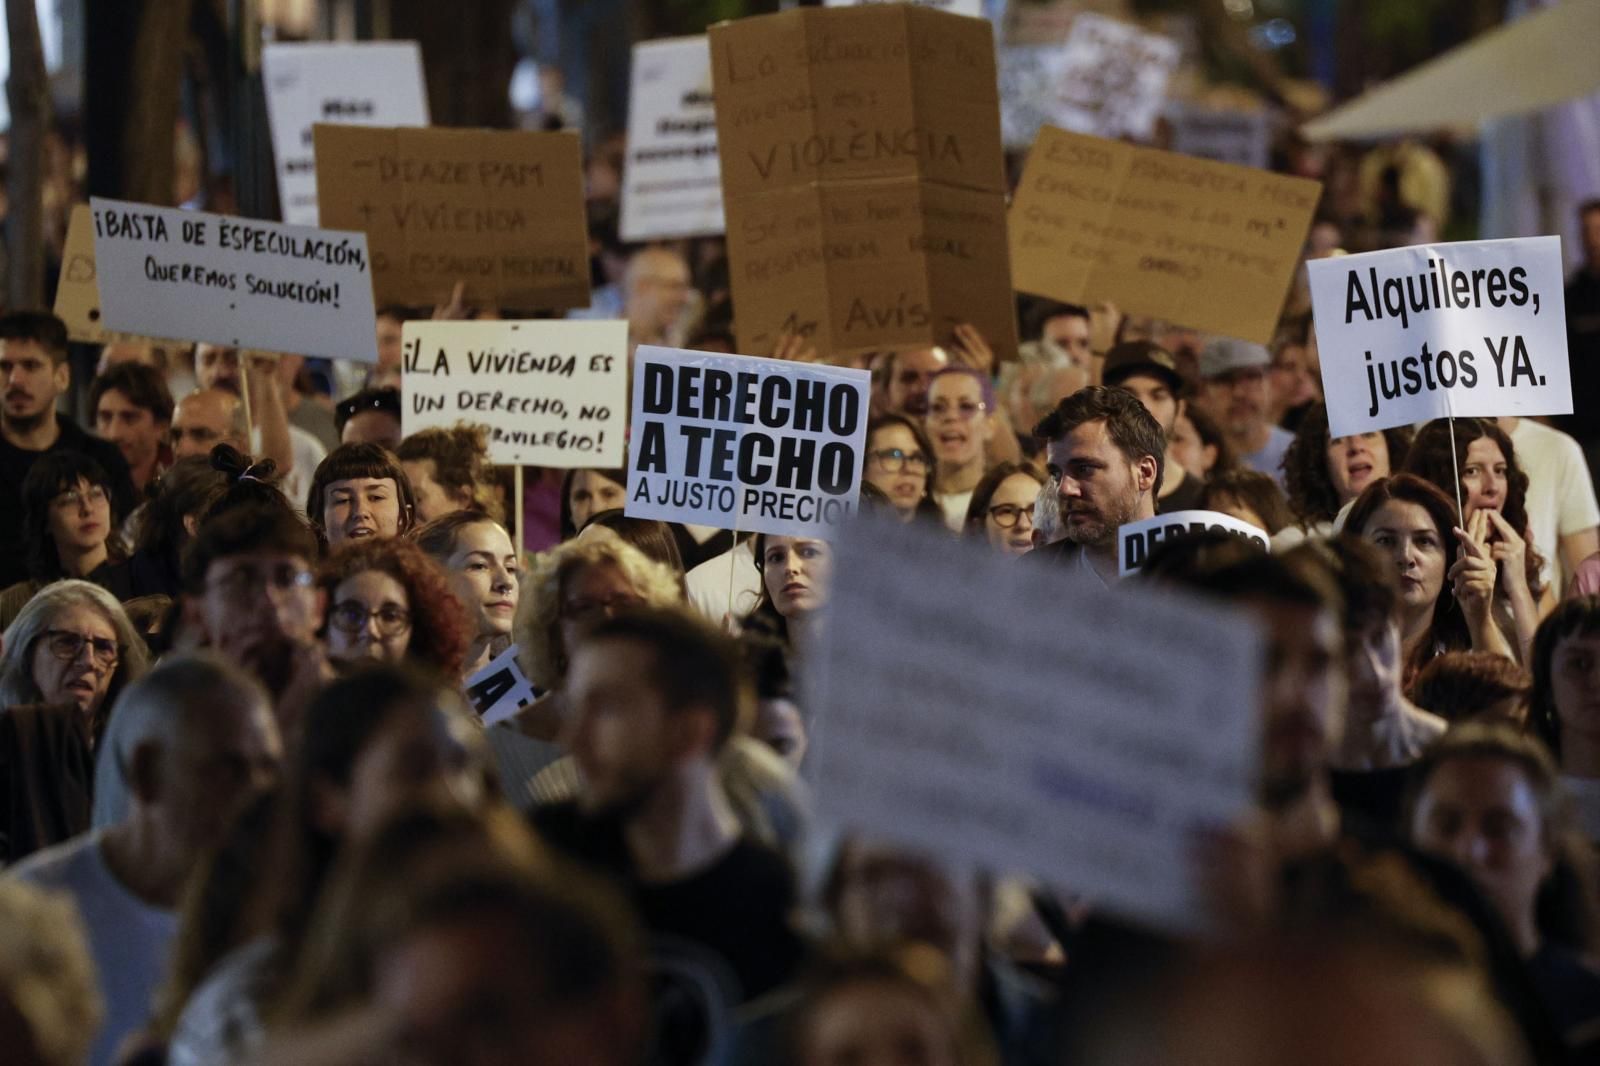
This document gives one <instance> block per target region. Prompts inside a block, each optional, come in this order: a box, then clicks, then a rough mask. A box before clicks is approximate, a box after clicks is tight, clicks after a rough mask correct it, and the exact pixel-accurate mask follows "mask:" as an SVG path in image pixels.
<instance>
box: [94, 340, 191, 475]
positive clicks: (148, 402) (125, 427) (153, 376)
mask: <svg viewBox="0 0 1600 1066" xmlns="http://www.w3.org/2000/svg"><path fill="white" fill-rule="evenodd" d="M89 410H91V411H93V412H94V429H95V433H96V434H98V435H99V437H100V438H101V439H102V440H108V441H110V442H111V443H112V444H115V445H116V446H117V448H118V450H120V451H121V452H122V457H123V458H124V459H126V460H127V462H128V472H129V474H130V475H131V476H132V478H133V487H134V490H135V491H136V492H138V493H139V494H140V495H141V496H142V495H144V494H145V493H146V492H147V491H148V490H149V488H150V486H151V485H153V484H154V483H155V480H156V479H157V478H158V477H160V476H161V472H162V471H164V470H165V469H166V468H167V467H168V466H170V465H172V451H171V449H170V448H168V447H167V433H168V431H169V430H170V429H171V427H172V393H171V392H169V391H167V379H166V378H165V377H164V376H163V375H162V373H161V371H159V370H157V369H156V368H155V367H153V366H146V365H145V364H143V363H114V364H112V365H111V366H109V367H107V368H106V370H105V372H104V373H102V374H100V375H98V376H97V377H96V378H95V379H94V381H92V382H90V383H89Z"/></svg>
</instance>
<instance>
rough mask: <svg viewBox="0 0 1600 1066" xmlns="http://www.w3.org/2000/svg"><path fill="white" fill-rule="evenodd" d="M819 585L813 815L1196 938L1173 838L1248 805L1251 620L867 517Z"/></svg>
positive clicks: (1184, 852) (1255, 645)
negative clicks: (826, 583)
mask: <svg viewBox="0 0 1600 1066" xmlns="http://www.w3.org/2000/svg"><path fill="white" fill-rule="evenodd" d="M832 588H833V591H832V594H831V600H830V604H829V616H828V625H827V627H826V628H825V629H824V630H823V632H822V637H821V647H820V649H819V655H818V656H817V659H818V660H819V661H820V669H819V671H818V676H817V677H815V679H814V681H815V686H814V687H813V688H811V689H809V690H808V691H810V692H811V693H812V694H811V695H810V696H809V697H808V703H809V705H810V707H811V708H812V713H813V717H812V727H811V737H812V747H811V754H810V755H809V756H808V758H809V759H810V760H811V767H812V769H813V771H814V774H815V776H814V782H813V784H814V795H815V796H816V798H817V805H818V815H819V818H820V819H821V820H824V821H827V822H831V823H833V825H834V826H835V827H837V828H840V829H847V830H855V831H859V832H861V833H863V834H865V835H867V836H868V837H869V838H877V839H882V840H884V841H888V842H894V843H899V844H903V845H905V846H908V847H912V848H916V849H919V850H922V851H925V852H927V853H930V854H932V855H934V856H937V857H938V858H940V859H942V860H945V861H946V862H947V863H949V864H952V865H958V866H968V865H977V866H987V867H989V868H990V869H994V870H1003V871H1025V872H1028V873H1031V874H1034V875H1036V876H1038V877H1040V878H1042V879H1044V880H1045V881H1047V882H1049V883H1052V884H1054V885H1058V886H1060V887H1063V888H1067V889H1071V890H1073V891H1075V892H1080V893H1084V894H1086V895H1089V896H1091V897H1093V898H1094V899H1095V900H1096V901H1097V902H1099V903H1102V904H1103V905H1105V906H1106V907H1108V908H1110V909H1112V910H1115V911H1118V912H1121V913H1123V914H1126V915H1129V916H1132V917H1137V918H1141V919H1144V920H1146V921H1150V922H1154V923H1157V924H1159V925H1161V926H1164V927H1167V928H1173V929H1179V930H1195V929H1197V928H1201V927H1203V926H1204V925H1205V917H1204V914H1203V912H1202V903H1201V894H1200V892H1199V891H1198V889H1197V886H1196V885H1194V884H1192V883H1191V882H1190V880H1189V878H1188V877H1187V875H1186V874H1187V871H1189V870H1190V869H1191V868H1192V867H1191V864H1190V862H1189V851H1190V849H1191V848H1192V847H1193V845H1194V837H1193V835H1192V834H1193V832H1194V831H1195V830H1196V829H1198V828H1200V827H1206V826H1212V827H1214V826H1220V825H1224V824H1228V823H1230V822H1232V821H1233V820H1235V819H1236V818H1237V817H1238V816H1239V815H1241V814H1242V813H1243V812H1245V811H1246V810H1248V809H1249V808H1250V806H1251V804H1252V800H1253V792H1254V782H1255V778H1256V772H1257V762H1256V755H1255V752H1256V749H1257V743H1258V735H1259V732H1260V721H1259V717H1258V716H1259V711H1258V710H1257V696H1256V691H1257V686H1258V683H1259V681H1258V677H1257V671H1258V669H1259V666H1258V664H1259V662H1260V642H1259V640H1258V638H1257V636H1256V634H1255V632H1254V630H1253V628H1252V627H1251V626H1250V625H1249V624H1247V623H1246V622H1245V621H1243V620H1242V619H1241V618H1240V617H1239V616H1238V615H1236V614H1235V613H1233V612H1231V611H1227V610H1223V609H1220V608H1218V607H1216V606H1214V605H1201V604H1200V603H1198V602H1195V601H1191V600H1189V599H1187V598H1186V597H1184V596H1181V595H1178V594H1177V593H1176V592H1175V591H1173V590H1169V589H1161V590H1159V591H1158V590H1155V589H1152V588H1142V587H1138V586H1136V585H1123V586H1121V587H1118V588H1116V589H1110V590H1108V589H1106V588H1104V587H1102V586H1101V585H1100V583H1099V582H1098V581H1095V580H1093V579H1092V578H1085V576H1084V575H1082V574H1079V573H1076V572H1072V571H1067V570H1060V571H1057V570H1049V569H1043V568H1040V567H1036V566H1027V565H1018V564H1017V563H1016V562H1015V561H1014V560H1009V559H1006V558H1005V557H1003V556H1001V555H999V554H997V553H992V552H988V551H981V550H975V549H974V547H973V546H972V545H971V544H963V543H961V542H958V541H952V540H951V539H950V538H949V537H947V536H944V535H942V534H941V532H940V531H938V530H927V529H924V528H922V527H921V526H920V525H919V524H917V523H912V524H910V525H902V524H900V523H898V522H893V521H883V520H881V519H878V518H876V517H873V516H864V517H862V518H861V519H860V520H858V521H857V522H855V523H852V525H851V528H850V529H849V531H848V532H847V533H846V535H845V538H844V541H843V543H842V544H841V545H840V546H839V547H838V549H837V551H836V553H835V562H834V578H833V584H832ZM952 605H959V607H958V608H955V609H953V606H952ZM1044 618H1048V619H1050V624H1049V625H1040V624H1039V620H1040V619H1044Z"/></svg>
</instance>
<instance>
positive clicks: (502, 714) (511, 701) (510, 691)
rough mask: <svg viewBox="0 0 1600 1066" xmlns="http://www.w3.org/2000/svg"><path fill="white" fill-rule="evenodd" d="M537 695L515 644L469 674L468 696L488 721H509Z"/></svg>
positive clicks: (481, 715) (474, 707)
mask: <svg viewBox="0 0 1600 1066" xmlns="http://www.w3.org/2000/svg"><path fill="white" fill-rule="evenodd" d="M537 695H538V693H537V692H535V690H534V687H533V682H532V681H529V680H528V679H527V677H526V676H525V675H524V674H523V672H522V667H521V665H519V664H518V663H517V646H516V645H515V644H513V645H511V646H510V647H509V648H507V649H506V650H505V651H503V652H501V653H500V654H499V655H496V656H495V657H494V659H493V660H491V661H490V662H489V664H488V665H487V666H485V667H484V668H483V669H481V670H479V671H478V672H477V673H475V674H473V675H472V676H471V677H469V678H467V700H468V701H469V702H470V703H471V704H472V709H473V710H475V711H477V712H478V717H479V718H481V719H483V724H484V725H494V724H495V723H497V722H503V721H505V720H506V719H507V718H510V717H511V716H512V715H514V714H516V713H517V712H518V711H520V710H522V708H524V707H526V706H527V705H528V704H530V703H532V702H533V701H534V699H535V698H536V696H537Z"/></svg>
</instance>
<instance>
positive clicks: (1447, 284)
mask: <svg viewBox="0 0 1600 1066" xmlns="http://www.w3.org/2000/svg"><path fill="white" fill-rule="evenodd" d="M1527 278H1528V272H1527V271H1526V270H1524V269H1523V268H1522V267H1520V266H1515V267H1512V268H1511V269H1510V270H1509V271H1505V270H1501V269H1500V268H1499V267H1491V268H1489V269H1481V268H1480V269H1475V270H1457V269H1453V268H1452V267H1451V266H1450V265H1449V264H1448V263H1446V262H1445V261H1444V260H1443V259H1434V258H1431V257H1430V258H1429V259H1428V269H1427V270H1425V271H1423V272H1422V273H1420V274H1407V275H1405V276H1403V277H1392V278H1383V279H1379V277H1378V268H1377V267H1368V268H1367V280H1368V281H1369V282H1370V286H1368V287H1363V286H1362V277H1361V271H1360V270H1352V271H1350V274H1349V277H1348V278H1347V279H1346V282H1345V301H1344V321H1345V325H1349V324H1350V323H1351V322H1353V321H1354V320H1355V316H1356V315H1357V314H1360V315H1361V316H1362V317H1363V318H1364V319H1366V321H1368V322H1376V321H1381V320H1382V319H1384V318H1398V319H1399V320H1400V326H1401V328H1402V329H1409V328H1410V326H1411V316H1412V315H1422V314H1426V313H1428V312H1429V311H1456V310H1463V309H1470V308H1478V307H1482V306H1483V305H1484V300H1485V297H1487V299H1488V303H1489V305H1490V306H1492V307H1504V306H1505V305H1506V304H1508V303H1509V304H1511V305H1512V306H1513V307H1526V306H1527V305H1528V303H1529V301H1530V300H1531V301H1532V303H1533V313H1534V314H1536V315H1537V314H1538V313H1539V294H1538V293H1536V292H1534V291H1532V290H1531V289H1529V288H1528V282H1527Z"/></svg>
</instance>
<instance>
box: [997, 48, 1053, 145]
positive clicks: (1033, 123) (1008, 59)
mask: <svg viewBox="0 0 1600 1066" xmlns="http://www.w3.org/2000/svg"><path fill="white" fill-rule="evenodd" d="M1060 55H1061V46H1060V45H1059V44H1017V45H1008V46H1004V47H1002V48H1001V49H1000V53H999V60H998V63H997V73H998V76H999V79H1000V137H1001V140H1003V141H1004V142H1005V146H1006V147H1007V148H1010V149H1013V150H1018V151H1021V150H1024V149H1027V148H1029V147H1031V146H1032V145H1033V140H1034V138H1035V137H1037V136H1039V127H1040V126H1044V125H1047V124H1049V123H1053V122H1055V120H1056V119H1055V112H1054V110H1053V109H1052V103H1053V100H1054V89H1055V83H1056V79H1057V78H1058V77H1059V76H1060V71H1059V70H1057V65H1058V64H1059V62H1060Z"/></svg>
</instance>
